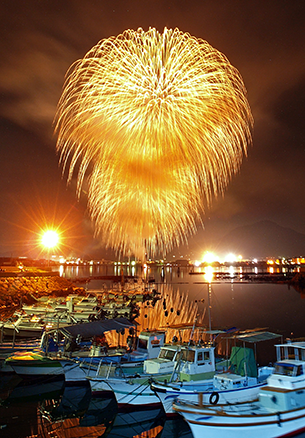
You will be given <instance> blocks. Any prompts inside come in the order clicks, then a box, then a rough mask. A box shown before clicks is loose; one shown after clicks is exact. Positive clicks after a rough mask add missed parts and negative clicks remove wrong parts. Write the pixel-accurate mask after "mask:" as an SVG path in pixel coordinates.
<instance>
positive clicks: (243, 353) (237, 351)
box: [230, 347, 257, 377]
mask: <svg viewBox="0 0 305 438" xmlns="http://www.w3.org/2000/svg"><path fill="white" fill-rule="evenodd" d="M245 368H246V372H245ZM230 371H231V372H233V373H235V374H239V375H240V376H245V375H246V373H247V376H248V377H257V366H256V362H255V357H254V351H253V350H252V349H251V348H246V347H232V350H231V356H230Z"/></svg>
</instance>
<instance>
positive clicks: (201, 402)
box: [198, 392, 203, 407]
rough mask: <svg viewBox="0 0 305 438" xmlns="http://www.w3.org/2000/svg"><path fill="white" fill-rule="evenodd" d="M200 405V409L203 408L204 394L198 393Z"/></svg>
mask: <svg viewBox="0 0 305 438" xmlns="http://www.w3.org/2000/svg"><path fill="white" fill-rule="evenodd" d="M198 404H199V406H200V407H202V406H203V394H202V392H199V393H198Z"/></svg>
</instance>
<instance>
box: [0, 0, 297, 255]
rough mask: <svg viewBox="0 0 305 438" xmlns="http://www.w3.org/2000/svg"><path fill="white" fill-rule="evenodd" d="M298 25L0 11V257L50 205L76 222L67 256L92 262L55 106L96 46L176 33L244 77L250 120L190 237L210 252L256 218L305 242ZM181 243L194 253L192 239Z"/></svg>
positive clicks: (100, 4) (38, 6)
mask: <svg viewBox="0 0 305 438" xmlns="http://www.w3.org/2000/svg"><path fill="white" fill-rule="evenodd" d="M304 18H305V5H304V3H303V2H291V1H284V0H274V1H270V0H269V1H268V0H266V1H263V0H262V1H256V2H245V1H243V0H238V1H237V0H232V1H230V2H228V1H226V0H223V1H218V2H214V1H212V0H208V1H203V0H198V1H192V0H188V1H182V0H173V1H170V0H154V1H151V0H149V1H146V0H139V1H132V0H131V1H126V0H121V1H117V0H113V1H112V2H105V1H102V0H95V1H94V0H86V1H81V0H79V1H78V0H71V1H62V0H52V1H47V0H44V1H41V0H40V1H39V0H37V1H35V0H26V1H24V0H14V1H13V2H12V1H8V0H4V1H2V2H1V3H0V53H1V66H0V116H1V117H2V120H1V123H0V134H1V163H2V175H0V184H1V187H0V200H1V205H0V211H1V217H2V221H1V227H0V229H1V233H0V252H2V253H3V252H6V253H7V252H9V251H11V252H13V251H17V250H18V251H21V250H22V248H23V245H24V239H25V240H27V239H26V238H25V236H24V234H26V233H25V231H24V230H28V233H30V234H31V231H33V222H31V220H30V219H29V217H28V216H27V215H26V214H24V212H25V211H26V212H28V211H29V207H28V206H30V209H32V210H31V211H32V212H35V208H36V207H37V206H38V205H39V209H40V211H41V212H43V211H45V212H47V211H49V210H50V211H52V204H53V209H55V210H56V214H55V213H53V216H52V214H51V213H44V214H45V216H48V215H49V216H50V218H51V219H52V218H53V219H52V220H55V217H56V220H59V221H61V220H63V221H64V222H67V223H68V220H67V219H64V218H65V217H66V215H67V212H70V213H69V215H70V214H71V215H72V217H73V222H75V233H74V235H75V236H77V238H75V239H72V240H73V242H71V244H69V247H70V248H73V249H74V250H75V251H76V252H77V251H84V250H85V251H87V252H90V251H91V249H92V248H94V253H95V254H96V249H97V250H98V251H100V248H99V244H98V242H97V241H95V240H94V239H93V238H92V227H91V225H90V223H89V221H88V218H87V216H86V213H85V202H84V201H85V199H84V200H82V201H81V202H79V201H78V200H77V199H76V196H75V192H74V189H73V187H68V188H67V187H66V185H65V182H64V181H63V180H62V179H61V171H60V169H59V168H58V157H57V155H56V151H55V143H56V138H55V136H54V134H53V119H54V115H55V111H56V105H57V102H58V99H59V97H60V93H61V89H62V86H63V82H64V76H65V73H66V71H67V69H68V68H69V66H70V65H71V64H72V63H73V62H74V61H75V60H77V59H79V58H81V57H83V56H84V54H85V53H86V52H87V51H88V50H89V49H90V48H91V47H92V46H93V45H95V44H96V43H97V42H98V41H99V40H101V39H102V38H106V37H109V36H111V35H117V34H119V33H121V32H123V31H124V30H125V29H126V28H133V29H136V28H138V27H143V28H144V29H148V27H149V26H153V27H157V28H158V29H159V30H160V31H162V30H163V28H164V27H165V26H167V27H179V28H180V29H181V30H183V31H186V32H189V33H191V34H192V35H194V36H196V37H200V38H202V39H205V40H207V41H208V42H209V43H210V44H211V45H213V46H214V47H216V48H217V49H218V50H220V51H221V52H223V53H224V54H225V55H226V56H227V57H228V58H229V60H230V61H231V62H232V64H233V65H234V66H235V67H237V68H238V70H239V71H240V73H241V74H242V76H243V78H244V82H245V85H246V87H247V90H248V97H249V102H250V105H251V108H252V111H253V115H254V119H255V126H254V135H253V146H252V147H251V148H250V149H249V152H248V157H247V158H246V159H245V161H244V163H243V166H242V168H241V171H240V174H239V175H237V176H236V177H235V178H234V179H233V181H232V182H231V184H230V185H229V187H228V190H227V192H226V193H225V196H224V198H220V199H218V200H215V202H214V203H213V205H212V208H211V210H210V211H208V212H207V215H206V217H205V218H204V221H205V231H199V233H198V236H199V237H200V238H202V239H208V240H210V241H212V240H213V238H214V237H215V236H216V235H217V236H218V235H220V234H223V233H225V232H226V231H229V230H230V229H232V228H234V227H235V226H238V225H242V224H247V223H251V222H254V221H257V220H260V219H270V220H274V221H276V222H278V223H279V224H280V225H283V226H287V227H292V228H295V229H296V230H297V231H299V232H302V233H305V224H304V221H303V219H302V218H303V217H304V214H305V205H304V200H303V190H302V187H303V186H304V182H305V181H304V179H305V176H304V171H303V163H304V159H305V146H304V138H305V135H304V130H305V128H304V123H303V120H302V118H303V108H304V90H305V85H304V84H305V79H304V78H305V63H304V43H305V41H304V40H305V33H304ZM71 212H72V213H71ZM41 214H42V213H41ZM32 215H34V216H35V214H34V213H32ZM36 216H39V215H38V214H36ZM36 219H37V217H35V220H36ZM51 219H49V220H51ZM37 222H38V220H37ZM34 234H35V232H34ZM80 236H82V237H80ZM12 240H13V241H14V244H13V245H11V244H10V242H11V241H12ZM77 240H79V242H77ZM27 241H29V240H27ZM197 241H198V239H197ZM15 242H17V243H18V245H19V247H18V245H17V243H16V245H15ZM88 242H89V243H88ZM190 242H193V244H194V245H195V246H196V243H194V242H196V239H195V240H194V239H190ZM190 244H191V243H190ZM84 248H85V249H84Z"/></svg>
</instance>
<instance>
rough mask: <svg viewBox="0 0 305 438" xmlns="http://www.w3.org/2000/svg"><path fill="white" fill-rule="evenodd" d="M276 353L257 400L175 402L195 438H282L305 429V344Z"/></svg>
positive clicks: (281, 347) (291, 345)
mask: <svg viewBox="0 0 305 438" xmlns="http://www.w3.org/2000/svg"><path fill="white" fill-rule="evenodd" d="M276 352H277V362H276V363H275V371H274V373H272V374H271V375H270V376H269V377H268V378H267V385H266V386H263V387H262V388H261V389H260V391H259V394H258V400H255V401H251V402H243V403H232V404H217V405H215V404H214V405H213V404H209V405H205V404H203V403H202V401H201V398H200V397H199V399H198V401H197V402H196V403H195V402H193V403H191V402H186V401H183V400H177V401H175V402H174V403H173V409H174V410H175V411H176V412H178V413H179V414H181V415H182V416H183V417H184V419H185V420H186V421H187V423H188V424H189V426H190V428H191V431H192V434H193V436H194V438H201V437H203V436H204V437H205V438H215V437H219V436H226V437H227V438H238V437H244V436H247V437H249V438H254V437H255V438H256V437H258V436H262V437H264V438H279V437H288V436H293V435H296V434H298V433H301V432H302V431H304V430H305V343H304V342H291V343H286V344H278V345H276Z"/></svg>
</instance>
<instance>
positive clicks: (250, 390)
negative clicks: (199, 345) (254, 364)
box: [155, 381, 266, 416]
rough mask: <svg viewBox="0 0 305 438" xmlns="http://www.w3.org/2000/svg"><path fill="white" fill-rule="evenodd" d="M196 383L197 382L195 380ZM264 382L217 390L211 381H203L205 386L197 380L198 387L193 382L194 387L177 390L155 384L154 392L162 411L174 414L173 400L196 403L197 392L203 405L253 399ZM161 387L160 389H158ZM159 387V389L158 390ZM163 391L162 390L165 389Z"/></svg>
mask: <svg viewBox="0 0 305 438" xmlns="http://www.w3.org/2000/svg"><path fill="white" fill-rule="evenodd" d="M196 383H197V382H196ZM264 385H266V383H264V384H258V385H255V386H249V387H243V388H235V389H229V390H218V389H213V381H209V382H205V387H204V384H203V383H199V382H198V387H197V388H196V384H193V387H195V388H196V389H189V388H188V387H187V386H184V385H183V386H181V388H180V389H179V390H178V389H177V390H175V389H173V388H171V387H167V388H166V386H162V387H160V386H158V384H156V385H155V388H156V389H157V391H156V393H157V395H158V397H159V399H160V401H161V403H162V405H163V408H164V411H165V413H166V415H167V416H170V415H176V414H177V413H176V412H175V411H174V410H173V401H174V400H177V399H178V400H182V401H186V402H188V403H189V402H192V403H198V402H199V393H201V394H202V403H203V404H205V405H208V404H213V403H215V404H218V403H219V404H226V403H240V402H246V401H251V400H255V399H256V398H257V397H258V393H259V390H260V389H261V387H262V386H264ZM160 388H161V390H160ZM158 389H159V390H158ZM165 389H166V392H163V391H162V390H165Z"/></svg>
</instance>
